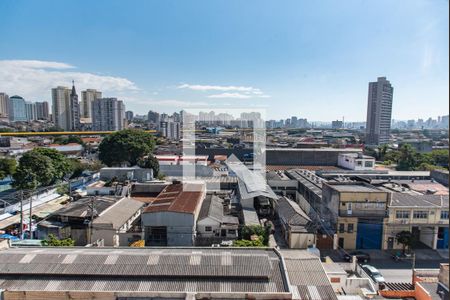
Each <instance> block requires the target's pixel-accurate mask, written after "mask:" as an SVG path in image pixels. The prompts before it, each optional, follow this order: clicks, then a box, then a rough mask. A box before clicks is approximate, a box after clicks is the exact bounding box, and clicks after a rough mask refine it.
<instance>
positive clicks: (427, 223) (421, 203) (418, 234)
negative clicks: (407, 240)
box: [383, 193, 449, 250]
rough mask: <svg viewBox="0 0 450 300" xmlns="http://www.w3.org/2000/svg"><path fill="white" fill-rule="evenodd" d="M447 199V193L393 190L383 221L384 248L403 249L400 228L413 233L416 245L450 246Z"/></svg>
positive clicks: (431, 246) (443, 247)
mask: <svg viewBox="0 0 450 300" xmlns="http://www.w3.org/2000/svg"><path fill="white" fill-rule="evenodd" d="M448 202H449V197H448V195H413V194H407V193H394V194H393V196H392V200H391V201H390V205H389V218H388V219H386V220H385V225H384V227H385V228H384V236H383V249H389V250H390V249H402V245H401V244H399V243H397V240H396V235H397V233H399V232H401V231H409V232H411V233H412V234H413V237H414V238H413V240H414V242H413V243H414V245H413V247H414V246H417V245H418V246H420V247H423V245H425V246H427V247H429V248H431V249H448V244H449V228H448V225H449V221H448V220H449V210H448Z"/></svg>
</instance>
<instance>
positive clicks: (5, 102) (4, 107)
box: [0, 93, 9, 118]
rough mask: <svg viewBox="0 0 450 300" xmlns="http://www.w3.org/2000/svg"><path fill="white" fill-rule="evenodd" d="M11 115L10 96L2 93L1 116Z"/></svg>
mask: <svg viewBox="0 0 450 300" xmlns="http://www.w3.org/2000/svg"><path fill="white" fill-rule="evenodd" d="M8 115H9V96H8V94H5V93H0V118H7V117H8Z"/></svg>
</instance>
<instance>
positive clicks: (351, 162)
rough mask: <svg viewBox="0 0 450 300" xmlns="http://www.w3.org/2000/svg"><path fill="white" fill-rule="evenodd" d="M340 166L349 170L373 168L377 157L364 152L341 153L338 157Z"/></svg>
mask: <svg viewBox="0 0 450 300" xmlns="http://www.w3.org/2000/svg"><path fill="white" fill-rule="evenodd" d="M338 166H339V167H342V168H345V169H348V170H358V171H361V170H373V169H374V168H375V158H374V157H372V156H367V155H363V154H362V153H341V154H339V157H338Z"/></svg>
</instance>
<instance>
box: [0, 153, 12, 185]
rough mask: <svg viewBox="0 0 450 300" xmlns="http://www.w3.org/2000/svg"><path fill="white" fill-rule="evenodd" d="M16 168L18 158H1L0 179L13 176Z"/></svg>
mask: <svg viewBox="0 0 450 300" xmlns="http://www.w3.org/2000/svg"><path fill="white" fill-rule="evenodd" d="M15 170H16V160H15V159H12V158H0V180H1V179H4V178H5V177H8V176H11V175H12V174H14V171H15Z"/></svg>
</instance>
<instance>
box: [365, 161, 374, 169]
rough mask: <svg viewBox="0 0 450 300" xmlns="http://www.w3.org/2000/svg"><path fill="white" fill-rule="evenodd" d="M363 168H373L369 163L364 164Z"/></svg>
mask: <svg viewBox="0 0 450 300" xmlns="http://www.w3.org/2000/svg"><path fill="white" fill-rule="evenodd" d="M364 166H365V167H366V168H372V167H373V164H372V162H371V161H366V162H365V163H364Z"/></svg>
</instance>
